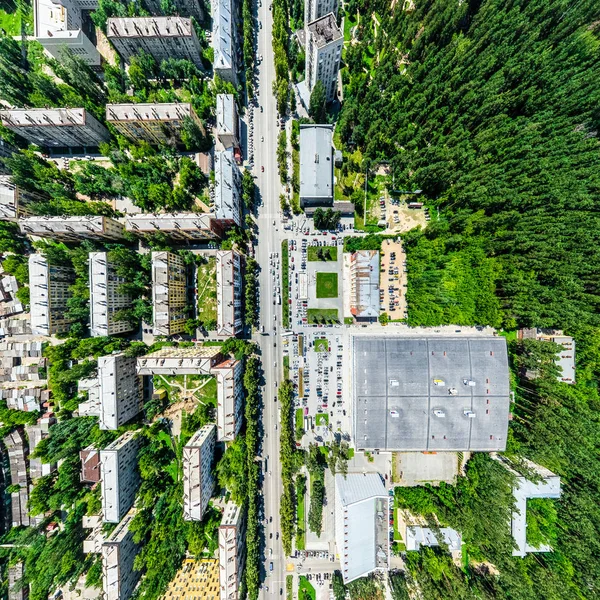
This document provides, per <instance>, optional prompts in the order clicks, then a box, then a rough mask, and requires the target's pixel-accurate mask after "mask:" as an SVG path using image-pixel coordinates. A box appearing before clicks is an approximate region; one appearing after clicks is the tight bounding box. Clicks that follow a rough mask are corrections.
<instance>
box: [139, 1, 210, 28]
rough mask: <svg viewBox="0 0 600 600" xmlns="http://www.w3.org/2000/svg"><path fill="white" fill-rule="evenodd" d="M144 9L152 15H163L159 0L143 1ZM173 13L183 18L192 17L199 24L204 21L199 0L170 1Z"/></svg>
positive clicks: (202, 9)
mask: <svg viewBox="0 0 600 600" xmlns="http://www.w3.org/2000/svg"><path fill="white" fill-rule="evenodd" d="M144 4H145V5H146V8H147V9H148V10H149V11H150V12H151V13H152V14H153V15H163V14H164V12H163V6H162V3H161V2H160V0H144ZM171 5H172V6H173V7H174V12H175V13H176V14H178V15H181V16H183V17H194V19H196V21H198V22H199V23H200V22H202V21H203V20H204V8H203V4H202V3H201V2H200V0H171Z"/></svg>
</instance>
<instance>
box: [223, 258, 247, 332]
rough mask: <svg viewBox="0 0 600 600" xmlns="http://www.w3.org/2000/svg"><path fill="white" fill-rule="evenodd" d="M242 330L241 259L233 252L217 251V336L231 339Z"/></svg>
mask: <svg viewBox="0 0 600 600" xmlns="http://www.w3.org/2000/svg"><path fill="white" fill-rule="evenodd" d="M243 328H244V323H243V320H242V257H241V255H240V254H238V253H237V252H234V251H233V250H218V251H217V335H219V336H223V337H231V336H233V335H237V334H238V333H239V332H240V331H242V330H243Z"/></svg>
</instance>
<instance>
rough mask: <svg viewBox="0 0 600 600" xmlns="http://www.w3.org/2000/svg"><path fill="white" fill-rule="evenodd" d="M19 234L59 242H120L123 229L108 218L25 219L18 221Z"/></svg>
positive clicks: (116, 222)
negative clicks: (94, 240) (89, 240)
mask: <svg viewBox="0 0 600 600" xmlns="http://www.w3.org/2000/svg"><path fill="white" fill-rule="evenodd" d="M19 227H20V228H21V233H23V234H24V235H30V236H34V237H40V238H52V239H55V240H59V241H61V242H77V241H79V240H82V239H84V240H85V239H90V238H91V239H97V240H107V241H120V240H121V239H123V231H124V227H123V225H122V224H121V223H119V222H118V221H115V220H114V219H111V218H110V217H99V216H83V217H48V216H45V217H27V218H25V219H21V220H20V221H19Z"/></svg>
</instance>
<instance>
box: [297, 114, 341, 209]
mask: <svg viewBox="0 0 600 600" xmlns="http://www.w3.org/2000/svg"><path fill="white" fill-rule="evenodd" d="M300 197H301V198H332V197H333V127H332V126H331V125H300Z"/></svg>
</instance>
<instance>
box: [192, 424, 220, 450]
mask: <svg viewBox="0 0 600 600" xmlns="http://www.w3.org/2000/svg"><path fill="white" fill-rule="evenodd" d="M216 431H217V428H216V426H215V425H214V423H211V424H210V425H205V426H204V427H201V428H200V429H198V431H196V433H195V434H194V435H193V436H192V437H191V438H190V440H189V441H188V443H187V444H186V445H185V447H186V448H199V447H200V446H202V444H204V442H205V441H206V440H207V439H209V438H210V437H212V436H214V435H215V434H216Z"/></svg>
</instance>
